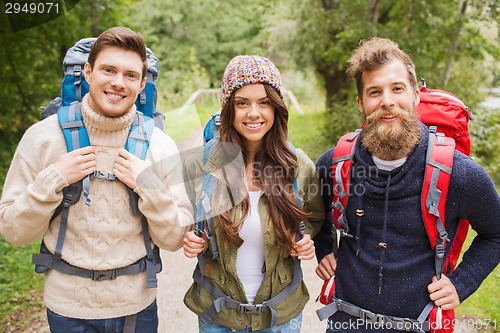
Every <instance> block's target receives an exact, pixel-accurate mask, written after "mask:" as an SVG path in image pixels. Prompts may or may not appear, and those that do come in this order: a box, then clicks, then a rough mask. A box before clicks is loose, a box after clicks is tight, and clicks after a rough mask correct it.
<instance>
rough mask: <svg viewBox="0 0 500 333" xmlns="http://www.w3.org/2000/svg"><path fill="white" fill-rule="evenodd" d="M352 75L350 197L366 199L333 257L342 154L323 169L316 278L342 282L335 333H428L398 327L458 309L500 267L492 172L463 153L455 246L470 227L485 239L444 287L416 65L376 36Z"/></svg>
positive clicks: (451, 205) (452, 196)
mask: <svg viewBox="0 0 500 333" xmlns="http://www.w3.org/2000/svg"><path fill="white" fill-rule="evenodd" d="M347 72H348V74H350V75H351V76H352V77H353V78H354V79H355V81H356V85H357V91H358V96H357V97H356V101H357V104H358V107H359V111H360V112H361V114H362V116H363V120H364V127H363V129H362V131H361V133H360V140H357V142H356V143H355V146H354V153H353V157H352V165H351V173H350V179H349V184H350V188H356V189H357V190H356V191H352V192H353V193H351V194H350V196H349V200H348V204H347V206H346V210H345V213H344V216H345V218H346V221H347V222H346V223H347V226H348V228H349V235H347V236H348V237H341V238H340V244H339V246H338V252H337V256H334V254H333V253H332V250H333V248H334V246H333V243H334V239H335V238H334V237H333V235H332V231H331V230H332V220H331V217H332V214H331V211H330V209H331V208H332V199H333V188H334V186H333V180H332V157H333V154H334V150H335V148H332V149H329V150H327V151H326V152H325V153H324V154H323V155H322V156H321V157H320V158H319V160H318V162H317V164H316V166H317V170H318V172H319V176H320V179H321V185H322V194H323V201H324V204H325V208H326V210H327V211H326V214H325V216H326V217H327V218H326V220H325V222H324V225H323V229H322V232H320V234H319V235H318V236H316V237H315V239H314V241H315V246H316V255H317V258H318V262H319V265H318V268H317V269H316V273H317V274H318V276H319V277H320V278H322V279H323V280H328V279H330V278H331V277H332V276H334V275H335V294H334V297H335V299H336V302H338V306H336V307H335V311H336V312H334V313H333V314H332V315H331V316H330V317H329V321H328V325H327V332H336V331H342V332H370V331H376V332H398V330H411V331H419V329H420V328H419V327H409V326H408V325H400V326H397V327H396V326H395V325H389V324H392V323H393V322H396V321H402V322H406V321H407V320H408V319H412V320H413V319H415V320H417V318H418V317H419V315H420V314H421V313H422V311H423V309H424V308H425V307H426V305H428V304H431V306H436V307H439V308H440V309H441V310H439V311H445V310H451V309H454V308H456V307H458V306H459V305H460V303H461V302H463V300H465V299H466V298H467V297H469V296H470V295H471V294H472V293H474V292H475V291H476V290H477V288H478V287H479V286H480V284H481V282H482V281H483V280H484V279H485V278H486V277H487V275H488V274H489V273H491V271H492V270H493V269H494V268H495V267H496V266H497V265H498V263H499V261H500V260H499V258H500V223H499V221H500V198H499V196H498V194H497V191H496V189H495V185H494V184H493V182H492V180H491V178H490V177H489V176H488V174H487V173H486V172H485V171H484V169H483V168H482V167H481V166H479V165H478V164H476V163H475V162H473V161H472V160H471V159H470V158H468V157H467V156H465V155H463V154H462V153H460V152H458V151H455V152H454V156H453V168H452V172H451V180H450V183H449V189H448V194H447V201H446V208H445V213H446V214H445V220H446V225H445V228H446V231H447V233H448V239H449V244H452V243H453V240H454V238H455V236H456V234H457V228H458V224H459V221H460V220H462V219H467V220H469V222H470V225H471V226H472V228H473V229H474V230H475V231H476V232H477V234H478V235H477V236H476V237H475V239H474V241H473V243H472V245H471V246H470V248H469V249H468V250H467V252H466V253H465V254H464V256H463V261H462V262H461V263H460V264H459V265H458V266H457V268H456V270H455V271H454V272H453V273H452V274H448V275H442V277H441V278H440V279H438V278H437V277H436V273H435V266H434V263H435V262H434V255H435V253H434V250H432V249H431V247H430V244H429V239H428V236H427V232H426V230H425V226H424V223H423V218H422V211H421V197H422V186H423V181H424V171H425V167H426V150H427V146H428V142H429V136H430V133H429V129H428V128H427V127H426V126H425V125H424V124H422V123H421V122H420V121H419V119H418V115H417V112H416V107H417V105H418V103H419V89H418V85H417V79H416V75H415V66H414V64H413V62H412V60H411V58H410V56H409V55H408V54H407V53H406V52H404V51H402V50H401V49H400V48H399V47H398V45H397V44H396V43H394V42H393V41H391V40H389V39H384V38H377V37H374V38H371V39H369V40H366V41H363V42H362V43H361V44H360V46H359V47H358V48H357V49H356V50H355V52H354V54H353V55H352V57H351V58H350V59H349V67H348V71H347ZM373 170H375V171H376V172H373ZM367 171H370V172H367ZM359 188H362V189H363V190H362V191H360V190H359ZM450 247H451V246H448V247H447V248H446V252H445V258H446V256H447V254H448V251H449V248H450ZM432 303H433V304H432ZM327 315H330V313H328V314H327ZM391 320H392V322H390V321H391ZM445 324H446V323H445ZM451 324H452V323H451V322H450V323H448V325H449V327H452V325H451ZM433 328H436V327H433Z"/></svg>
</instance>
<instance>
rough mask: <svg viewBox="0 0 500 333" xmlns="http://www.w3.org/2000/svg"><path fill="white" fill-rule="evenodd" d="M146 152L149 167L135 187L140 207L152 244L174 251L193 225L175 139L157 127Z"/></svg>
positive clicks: (180, 244)
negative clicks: (146, 222)
mask: <svg viewBox="0 0 500 333" xmlns="http://www.w3.org/2000/svg"><path fill="white" fill-rule="evenodd" d="M148 152H150V154H151V155H150V156H151V160H152V170H149V172H144V173H143V174H141V175H140V177H138V181H137V183H138V186H137V188H135V189H134V191H135V192H136V193H137V194H138V195H139V197H140V199H139V209H140V210H141V212H142V213H143V214H144V216H145V217H146V218H147V221H148V225H149V232H150V235H151V238H152V239H153V241H154V243H155V244H157V245H158V246H159V247H160V248H163V249H166V250H169V251H176V250H178V249H179V248H180V247H181V246H182V241H183V239H184V236H185V235H186V232H188V231H189V230H191V228H192V226H193V217H192V207H191V203H190V201H189V199H188V196H187V194H186V188H185V184H184V177H183V174H182V164H181V159H180V155H179V152H178V150H177V146H176V145H175V143H174V141H173V140H172V139H171V138H170V137H169V136H168V135H167V134H165V133H163V132H162V131H160V130H157V129H155V132H153V137H152V139H151V145H150V147H149V150H148Z"/></svg>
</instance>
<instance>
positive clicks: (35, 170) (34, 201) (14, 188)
mask: <svg viewBox="0 0 500 333" xmlns="http://www.w3.org/2000/svg"><path fill="white" fill-rule="evenodd" d="M46 124H47V122H44V123H43V124H41V123H38V124H35V125H34V126H32V127H31V128H30V129H28V131H26V133H25V135H24V136H23V138H22V139H21V141H20V142H19V145H18V147H17V149H16V152H15V153H14V156H13V159H12V162H11V164H10V167H9V171H8V172H7V176H6V179H5V183H4V187H3V192H2V198H1V200H0V234H2V236H3V237H4V238H5V239H6V240H7V241H8V242H9V243H11V244H13V245H16V246H21V245H25V244H28V243H31V242H34V241H36V240H38V239H39V238H40V237H42V236H43V235H44V234H45V232H46V231H47V228H48V226H49V222H50V218H51V216H52V214H53V213H54V211H55V209H56V208H57V206H58V205H59V204H60V203H61V200H62V190H63V188H64V187H66V186H68V183H67V182H66V180H65V179H64V177H63V176H62V175H61V173H60V172H59V171H57V169H56V168H55V167H54V165H53V164H51V161H52V160H53V159H54V156H57V155H58V154H60V153H64V152H65V150H64V148H65V147H64V146H61V147H60V149H62V150H61V151H58V149H59V147H57V145H56V144H53V143H50V142H49V140H47V141H45V139H44V138H45V137H46V136H47V135H44V134H43V133H42V132H45V133H50V130H49V129H48V128H47V127H45V125H46ZM49 126H50V125H49ZM44 142H45V143H50V144H47V145H44Z"/></svg>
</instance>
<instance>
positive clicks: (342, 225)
mask: <svg viewBox="0 0 500 333" xmlns="http://www.w3.org/2000/svg"><path fill="white" fill-rule="evenodd" d="M360 133H361V129H357V130H356V131H355V132H352V133H347V134H345V135H344V136H342V137H341V138H340V140H339V142H338V143H337V145H336V146H335V151H334V153H333V159H332V178H333V184H332V185H333V203H332V223H333V224H334V225H335V227H336V228H337V229H339V230H340V234H341V236H343V237H353V236H352V235H350V234H349V226H348V225H347V219H346V217H345V210H346V207H347V199H348V198H349V178H350V174H351V163H352V157H353V156H354V147H355V146H356V140H357V138H358V136H359V134H360ZM334 234H335V235H336V233H334ZM335 239H336V237H335ZM334 254H337V242H336V241H335V242H334Z"/></svg>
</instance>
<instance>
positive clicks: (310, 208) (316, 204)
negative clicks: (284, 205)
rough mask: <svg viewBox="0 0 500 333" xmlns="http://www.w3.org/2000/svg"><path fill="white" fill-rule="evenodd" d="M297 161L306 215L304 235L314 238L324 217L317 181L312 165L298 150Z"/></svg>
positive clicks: (300, 189) (300, 192)
mask: <svg viewBox="0 0 500 333" xmlns="http://www.w3.org/2000/svg"><path fill="white" fill-rule="evenodd" d="M297 159H298V161H299V176H298V183H299V194H300V196H301V198H302V200H303V203H304V211H305V212H306V214H307V223H306V230H305V233H306V234H308V235H311V237H314V236H315V235H316V234H317V233H318V232H319V230H320V229H321V225H322V224H323V219H324V216H325V215H324V207H323V201H322V200H321V192H320V191H319V179H318V175H317V173H316V167H315V165H314V163H313V162H312V161H311V159H310V158H309V157H308V156H307V155H306V154H305V153H304V152H303V151H302V150H300V149H298V150H297Z"/></svg>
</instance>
